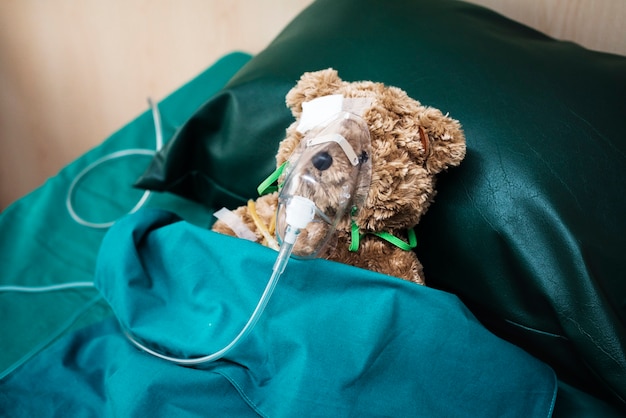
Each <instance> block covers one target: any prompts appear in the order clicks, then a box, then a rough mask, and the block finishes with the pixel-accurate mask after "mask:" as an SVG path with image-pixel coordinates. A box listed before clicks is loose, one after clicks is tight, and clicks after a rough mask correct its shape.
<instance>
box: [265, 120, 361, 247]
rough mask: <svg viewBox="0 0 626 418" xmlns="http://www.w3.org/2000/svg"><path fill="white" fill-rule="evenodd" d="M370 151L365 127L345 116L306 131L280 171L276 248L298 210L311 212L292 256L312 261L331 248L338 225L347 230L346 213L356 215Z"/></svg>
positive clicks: (284, 237) (287, 234)
mask: <svg viewBox="0 0 626 418" xmlns="http://www.w3.org/2000/svg"><path fill="white" fill-rule="evenodd" d="M370 152H371V143H370V134H369V129H368V127H367V124H366V123H365V121H364V120H363V119H362V118H360V117H359V116H357V115H355V114H352V113H350V112H345V111H342V112H339V113H337V114H336V115H334V116H333V117H332V118H331V119H329V120H327V121H326V122H323V123H322V124H320V125H318V126H316V127H314V128H312V129H310V130H309V131H308V132H307V133H306V135H305V136H304V138H303V140H302V141H301V143H300V146H299V148H298V149H296V151H295V152H294V153H293V155H292V156H291V158H290V159H289V160H288V161H287V163H286V166H285V169H284V174H283V177H284V181H283V182H282V187H281V189H280V192H279V196H278V211H277V218H276V233H277V238H278V240H279V243H281V245H282V243H283V242H284V241H288V240H290V239H291V238H290V232H289V231H290V229H292V228H290V225H291V224H290V222H293V221H292V219H294V217H297V216H298V215H296V214H295V212H296V211H300V210H301V211H303V212H305V211H307V210H310V211H311V220H310V221H309V222H308V223H307V224H306V225H304V226H302V225H301V226H300V227H299V236H298V239H297V241H295V244H294V247H293V255H296V256H299V257H317V256H319V255H320V254H321V253H322V252H323V251H324V250H325V249H326V248H327V247H328V246H329V244H332V238H333V237H334V232H335V230H336V228H337V226H338V225H339V224H340V223H341V222H347V225H348V226H349V222H350V219H349V218H350V217H349V216H346V214H355V213H356V212H357V211H358V210H359V209H360V208H361V206H362V205H363V203H364V202H365V198H366V197H367V192H368V189H369V186H370V180H371V161H370ZM303 202H308V203H306V204H303ZM303 216H304V215H303Z"/></svg>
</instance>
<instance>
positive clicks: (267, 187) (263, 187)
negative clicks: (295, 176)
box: [256, 161, 287, 196]
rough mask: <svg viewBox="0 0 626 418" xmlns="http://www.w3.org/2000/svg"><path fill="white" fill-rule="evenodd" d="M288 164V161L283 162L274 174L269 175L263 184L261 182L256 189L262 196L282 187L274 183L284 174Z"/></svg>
mask: <svg viewBox="0 0 626 418" xmlns="http://www.w3.org/2000/svg"><path fill="white" fill-rule="evenodd" d="M286 166H287V161H285V162H284V163H282V164H281V165H280V167H278V168H277V169H276V170H274V172H273V173H272V174H270V175H269V177H268V178H266V179H265V180H263V182H262V183H261V184H259V187H257V188H256V191H257V192H258V193H259V195H260V196H263V195H264V194H268V193H273V192H275V191H277V190H278V189H279V188H280V185H278V184H274V183H276V182H277V181H278V178H279V177H280V176H281V174H283V171H285V167H286Z"/></svg>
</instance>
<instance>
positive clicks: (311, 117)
mask: <svg viewBox="0 0 626 418" xmlns="http://www.w3.org/2000/svg"><path fill="white" fill-rule="evenodd" d="M342 108H343V96H342V95H341V94H333V95H330V96H322V97H318V98H317V99H313V100H311V101H309V102H304V103H302V114H301V115H300V123H299V124H298V127H297V128H296V129H297V131H298V132H300V133H302V134H303V133H306V132H307V131H309V130H310V129H311V128H314V127H316V126H318V125H321V124H322V123H324V122H326V121H328V120H329V119H330V118H331V117H333V116H335V115H336V114H337V113H339V112H341V110H342Z"/></svg>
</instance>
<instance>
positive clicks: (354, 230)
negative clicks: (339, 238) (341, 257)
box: [348, 221, 361, 252]
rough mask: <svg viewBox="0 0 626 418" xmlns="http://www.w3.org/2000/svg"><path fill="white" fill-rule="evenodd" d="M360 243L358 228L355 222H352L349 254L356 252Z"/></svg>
mask: <svg viewBox="0 0 626 418" xmlns="http://www.w3.org/2000/svg"><path fill="white" fill-rule="evenodd" d="M360 241H361V234H359V226H358V225H357V224H356V222H354V221H352V227H351V236H350V247H349V248H348V250H349V251H351V252H355V251H358V250H359V244H360Z"/></svg>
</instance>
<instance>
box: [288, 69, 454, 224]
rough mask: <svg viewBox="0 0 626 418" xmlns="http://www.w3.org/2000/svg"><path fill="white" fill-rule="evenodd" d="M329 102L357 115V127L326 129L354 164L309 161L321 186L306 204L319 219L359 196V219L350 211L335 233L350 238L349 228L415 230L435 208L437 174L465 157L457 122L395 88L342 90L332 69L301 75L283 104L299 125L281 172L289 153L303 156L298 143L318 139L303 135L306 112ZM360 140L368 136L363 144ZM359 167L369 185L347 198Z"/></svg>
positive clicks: (339, 153)
mask: <svg viewBox="0 0 626 418" xmlns="http://www.w3.org/2000/svg"><path fill="white" fill-rule="evenodd" d="M333 95H342V96H343V97H344V98H345V99H348V100H351V103H353V105H352V107H353V109H356V110H354V112H356V113H359V114H360V115H359V116H360V118H358V117H357V118H354V120H352V119H351V118H349V117H342V118H340V122H337V123H338V124H339V125H338V126H336V127H334V128H332V129H331V130H332V131H333V132H336V133H339V135H340V136H341V137H343V138H345V140H346V142H348V143H349V145H350V146H348V147H343V148H346V149H348V150H349V149H352V151H353V153H351V154H350V155H351V156H352V157H355V158H357V159H358V161H356V160H355V161H353V162H350V158H351V157H350V155H348V153H347V152H346V150H345V149H343V148H342V147H334V148H333V149H334V150H335V151H329V152H321V153H312V154H309V155H307V156H306V161H305V166H306V167H305V172H306V173H307V176H308V177H309V178H310V179H313V180H312V184H314V185H317V186H318V187H311V188H310V191H308V192H307V193H311V196H308V197H310V198H312V200H314V201H315V202H316V204H317V205H318V206H319V207H321V209H322V211H325V212H326V213H332V212H333V211H334V210H335V209H336V206H337V204H338V203H337V202H338V201H339V200H341V199H345V197H346V195H347V194H349V193H352V194H361V195H362V196H361V197H360V199H361V201H360V202H359V204H358V211H354V210H353V211H348V212H349V213H346V214H345V215H344V217H343V218H344V219H342V220H341V221H340V222H339V223H338V225H337V229H338V230H341V229H344V230H345V229H347V230H349V229H350V227H351V225H353V224H354V223H356V225H358V228H359V230H360V231H362V232H381V231H387V232H392V233H393V232H394V231H399V230H405V229H408V228H412V227H413V226H415V225H416V224H417V223H418V221H419V219H420V217H421V216H422V214H424V212H425V211H426V209H427V208H428V206H429V205H430V203H431V202H432V200H433V197H434V195H435V176H436V174H437V173H439V172H441V171H442V170H444V169H446V168H447V167H449V166H455V165H458V164H459V163H460V162H461V160H462V159H463V158H464V156H465V137H464V134H463V132H462V129H461V126H460V124H459V122H458V121H456V120H454V119H452V118H450V117H448V116H447V115H444V114H442V112H441V111H439V110H437V109H434V108H430V107H426V106H423V105H421V104H420V103H419V102H418V101H416V100H414V99H412V98H410V97H409V96H408V95H407V94H406V93H405V92H404V91H402V90H400V89H399V88H395V87H387V86H385V85H383V84H382V83H374V82H369V81H363V82H345V81H342V80H341V79H340V78H339V76H338V74H337V72H336V71H335V70H333V69H327V70H322V71H317V72H310V73H305V74H304V75H303V76H302V77H301V79H300V81H299V82H298V83H297V85H296V86H295V87H294V88H293V89H292V90H291V91H290V92H289V93H288V95H287V98H286V101H287V106H288V107H289V108H290V109H291V112H292V113H293V115H294V117H295V118H296V121H295V122H294V123H293V124H292V125H291V126H290V127H289V128H288V129H287V136H286V138H285V139H284V140H283V141H282V142H281V143H280V146H279V150H278V154H277V164H278V165H279V166H280V165H282V164H283V163H284V162H285V161H287V160H289V159H290V158H291V159H292V160H293V155H294V153H295V154H297V153H300V154H301V156H304V155H305V154H303V153H302V151H301V150H302V149H305V148H306V146H305V145H303V139H304V138H310V137H311V132H313V135H312V136H313V137H315V135H316V132H315V129H320V130H321V129H322V128H315V127H313V128H312V129H311V130H310V131H309V132H306V131H305V132H303V130H302V129H300V128H301V127H302V125H301V123H302V120H301V119H302V118H303V104H304V106H306V103H308V102H311V101H313V100H314V99H319V98H322V97H325V96H333ZM354 99H356V100H354ZM364 130H365V132H364ZM317 133H320V132H317ZM364 135H366V136H368V138H366V139H367V140H366V141H365V140H364V138H363V136H364ZM309 141H310V139H309ZM339 145H341V144H339ZM299 150H300V151H299ZM355 162H356V163H355ZM361 165H367V170H364V171H363V170H362V171H359V172H358V173H359V175H360V176H361V177H363V176H366V177H367V182H363V179H361V180H359V181H360V184H359V185H357V186H358V188H357V189H353V190H352V192H348V191H347V189H346V184H347V182H349V181H351V180H350V179H354V175H355V170H357V169H358V168H360V167H361ZM364 187H365V190H363V188H364ZM355 190H356V193H355ZM313 194H316V195H315V196H313ZM352 197H353V198H359V197H358V196H352Z"/></svg>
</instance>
